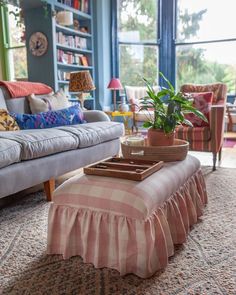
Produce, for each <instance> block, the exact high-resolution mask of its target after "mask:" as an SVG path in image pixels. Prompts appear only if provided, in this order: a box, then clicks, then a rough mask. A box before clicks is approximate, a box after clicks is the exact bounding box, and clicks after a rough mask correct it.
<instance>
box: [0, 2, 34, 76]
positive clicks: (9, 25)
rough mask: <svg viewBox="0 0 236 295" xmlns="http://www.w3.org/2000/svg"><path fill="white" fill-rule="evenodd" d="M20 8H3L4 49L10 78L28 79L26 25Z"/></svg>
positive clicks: (8, 6)
mask: <svg viewBox="0 0 236 295" xmlns="http://www.w3.org/2000/svg"><path fill="white" fill-rule="evenodd" d="M19 13H21V11H20V8H18V7H16V6H13V5H7V7H4V9H3V10H2V17H3V29H4V38H5V40H4V51H5V59H6V66H7V77H6V78H7V79H8V80H11V81H12V80H27V77H28V73H27V56H26V45H25V26H24V23H23V22H22V18H21V22H19V17H18V15H19Z"/></svg>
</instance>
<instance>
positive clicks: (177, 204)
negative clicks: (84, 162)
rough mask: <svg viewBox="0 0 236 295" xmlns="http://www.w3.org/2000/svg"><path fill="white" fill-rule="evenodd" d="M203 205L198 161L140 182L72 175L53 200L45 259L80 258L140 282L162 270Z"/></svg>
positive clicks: (171, 165) (175, 165)
mask: <svg viewBox="0 0 236 295" xmlns="http://www.w3.org/2000/svg"><path fill="white" fill-rule="evenodd" d="M206 203H207V194H206V188H205V181H204V178H203V176H202V172H201V169H200V162H199V160H197V159H196V158H194V157H192V156H188V157H187V158H186V159H185V160H184V161H179V162H172V163H165V165H164V167H163V168H162V169H161V170H159V171H157V172H156V173H154V174H152V175H151V176H149V177H147V178H146V179H144V180H143V181H141V182H138V181H131V180H126V179H118V178H110V177H100V176H92V175H82V176H81V175H78V176H74V177H72V178H71V179H69V180H68V181H66V182H64V183H63V184H62V185H61V186H59V187H58V188H57V189H56V190H55V192H54V195H53V202H52V204H51V206H50V210H49V218H48V247H47V253H48V254H62V255H63V257H64V258H69V257H71V256H75V255H80V256H81V257H82V258H83V260H84V262H88V263H92V264H93V265H94V266H95V267H99V268H100V267H110V268H114V269H117V270H118V271H119V272H120V274H121V275H124V274H127V273H134V274H136V275H138V276H140V277H142V278H146V277H149V276H151V275H152V274H153V273H154V272H156V271H157V270H159V269H162V268H164V267H165V266H166V265H167V263H168V257H169V256H171V255H173V254H174V244H181V243H184V242H185V241H186V237H187V234H188V231H189V229H190V226H191V225H193V224H194V223H196V222H197V218H198V217H199V216H201V215H202V211H203V207H204V205H205V204H206Z"/></svg>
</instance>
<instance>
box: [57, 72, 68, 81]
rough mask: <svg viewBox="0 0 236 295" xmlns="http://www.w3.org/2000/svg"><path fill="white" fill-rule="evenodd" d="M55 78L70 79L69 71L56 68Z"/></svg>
mask: <svg viewBox="0 0 236 295" xmlns="http://www.w3.org/2000/svg"><path fill="white" fill-rule="evenodd" d="M57 78H58V80H60V81H70V72H64V71H61V70H57Z"/></svg>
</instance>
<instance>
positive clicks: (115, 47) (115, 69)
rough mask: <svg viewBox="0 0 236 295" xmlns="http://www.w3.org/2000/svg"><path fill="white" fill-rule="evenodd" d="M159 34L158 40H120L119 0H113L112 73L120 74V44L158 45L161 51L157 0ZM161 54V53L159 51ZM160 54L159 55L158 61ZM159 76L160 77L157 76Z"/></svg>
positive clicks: (158, 30)
mask: <svg viewBox="0 0 236 295" xmlns="http://www.w3.org/2000/svg"><path fill="white" fill-rule="evenodd" d="M157 2H158V3H157V11H158V15H157V36H156V42H151V41H150V42H142V41H140V42H129V41H119V38H118V13H119V12H118V9H117V8H118V0H116V1H112V40H113V42H112V61H113V62H112V75H113V76H114V77H119V76H120V71H119V68H120V67H119V46H120V45H139V46H156V47H157V48H158V52H159V51H160V44H161V41H160V22H159V17H160V2H161V1H160V0H157ZM159 56H160V53H159ZM159 56H157V58H158V61H159V62H160V60H159ZM157 78H158V77H157Z"/></svg>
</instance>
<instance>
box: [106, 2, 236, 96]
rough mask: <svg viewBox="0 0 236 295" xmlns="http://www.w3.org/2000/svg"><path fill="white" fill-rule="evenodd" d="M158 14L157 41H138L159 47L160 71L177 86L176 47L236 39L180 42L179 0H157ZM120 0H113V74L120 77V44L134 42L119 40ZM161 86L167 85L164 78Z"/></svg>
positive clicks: (161, 80) (140, 43)
mask: <svg viewBox="0 0 236 295" xmlns="http://www.w3.org/2000/svg"><path fill="white" fill-rule="evenodd" d="M156 1H157V5H158V15H157V26H158V28H157V32H158V36H157V43H154V44H153V42H150V43H149V42H138V45H155V46H158V47H159V57H158V60H159V71H161V72H162V73H163V74H164V75H165V76H166V77H167V78H168V79H169V81H170V82H171V83H172V84H173V86H174V87H176V80H177V79H176V70H177V67H176V61H177V58H176V48H177V47H178V46H184V45H198V44H210V43H221V42H232V41H236V38H225V39H216V40H215V39H209V40H204V41H193V42H178V41H177V6H178V0H156ZM117 8H118V0H116V1H112V14H111V15H112V40H113V42H112V61H113V62H112V69H111V70H112V75H113V76H115V77H119V45H120V44H130V45H135V43H134V42H119V40H118V9H117ZM159 84H160V86H165V82H164V81H163V79H160V81H159ZM235 96H236V95H228V101H233V99H234V98H235Z"/></svg>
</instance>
